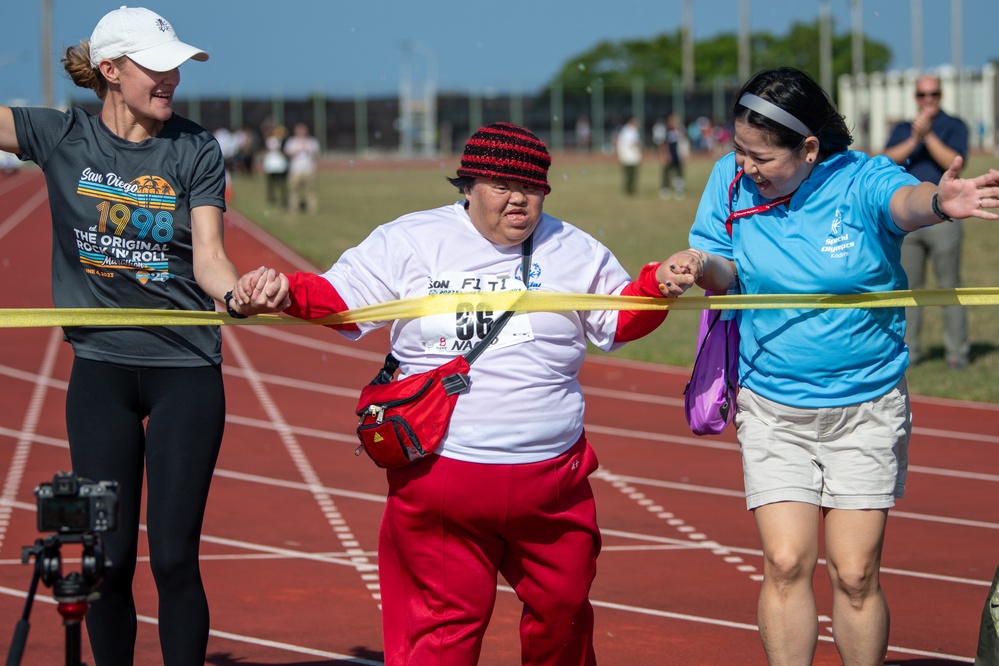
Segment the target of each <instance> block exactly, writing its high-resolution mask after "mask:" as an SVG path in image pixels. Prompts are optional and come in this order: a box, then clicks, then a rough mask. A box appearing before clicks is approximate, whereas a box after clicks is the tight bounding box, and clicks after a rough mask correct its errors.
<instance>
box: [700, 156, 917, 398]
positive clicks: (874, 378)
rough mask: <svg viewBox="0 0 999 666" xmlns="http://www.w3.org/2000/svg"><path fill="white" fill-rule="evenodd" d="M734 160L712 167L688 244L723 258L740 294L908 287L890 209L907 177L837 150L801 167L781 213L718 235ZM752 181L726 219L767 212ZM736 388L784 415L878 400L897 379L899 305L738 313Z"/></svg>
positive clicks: (903, 361) (902, 362)
mask: <svg viewBox="0 0 999 666" xmlns="http://www.w3.org/2000/svg"><path fill="white" fill-rule="evenodd" d="M736 171H737V167H736V162H735V153H730V154H729V155H726V156H725V157H723V158H721V159H720V160H719V161H718V163H717V164H716V165H715V167H714V170H713V171H712V173H711V177H710V179H709V180H708V184H707V187H706V188H705V190H704V196H703V197H702V198H701V203H700V206H699V207H698V209H697V217H696V218H695V220H694V225H693V227H692V228H691V230H690V246H691V247H693V248H696V249H699V250H703V251H705V252H711V253H713V254H718V255H721V256H723V257H725V258H728V259H733V260H734V261H735V263H736V266H737V267H738V269H739V286H740V289H741V292H742V293H744V294H826V293H829V294H854V293H865V292H873V291H889V290H894V289H907V288H908V280H907V279H906V276H905V272H904V271H903V270H902V267H901V265H900V263H899V255H900V249H901V246H902V239H903V238H904V236H905V233H906V232H905V231H903V230H902V229H899V228H898V226H896V225H895V223H894V221H893V220H892V218H891V213H890V211H889V207H888V204H889V200H890V199H891V196H892V194H894V193H895V191H896V190H897V189H898V188H899V187H902V186H905V185H917V184H918V183H919V181H918V180H916V179H915V178H913V177H912V176H911V175H908V174H906V173H905V172H904V171H903V170H902V169H901V167H899V166H898V165H896V164H895V163H894V162H892V161H891V160H889V159H888V158H886V157H884V156H879V157H874V158H871V157H868V156H867V155H865V154H864V153H860V152H855V151H848V152H844V153H838V154H835V155H833V156H831V157H829V158H827V159H826V160H824V161H823V162H821V163H820V164H817V165H816V166H815V168H814V169H813V170H812V173H811V175H810V176H809V178H808V179H807V180H805V181H804V182H803V183H802V184H801V185H800V186H799V187H798V190H797V192H795V193H794V196H793V197H792V198H791V201H790V203H789V205H788V206H786V207H785V206H777V207H775V208H772V209H770V210H769V211H765V212H762V213H757V214H755V215H750V216H747V217H743V218H740V219H738V220H736V221H735V222H734V224H733V233H732V238H731V239H730V238H729V236H728V233H727V232H726V231H725V219H726V218H727V217H728V215H729V184H730V183H731V182H732V179H733V178H734V176H735V174H736ZM767 202H768V200H767V199H765V198H764V197H762V196H761V195H760V194H759V192H758V191H757V189H756V184H755V183H754V182H753V181H752V179H751V178H748V177H743V178H741V179H740V181H739V183H738V186H737V187H736V188H735V190H734V198H733V210H736V211H739V210H743V209H746V208H752V207H754V206H760V205H763V204H765V203H767ZM737 316H738V318H739V333H740V336H741V342H740V347H739V357H740V359H739V383H740V385H742V386H747V387H749V388H750V389H751V390H753V391H754V392H756V393H758V394H760V395H762V396H764V397H766V398H768V399H770V400H773V401H775V402H779V403H781V404H785V405H791V406H794V407H807V408H818V407H835V406H842V405H849V404H855V403H859V402H865V401H867V400H871V399H873V398H876V397H878V396H881V395H884V394H885V393H887V392H888V391H889V390H891V388H892V387H893V386H894V385H895V384H896V383H898V381H899V380H900V379H901V378H902V376H903V375H904V374H905V370H906V367H907V365H908V359H909V353H908V350H907V348H906V346H905V342H904V336H905V310H904V308H869V309H859V308H846V309H812V310H784V309H780V310H740V311H737Z"/></svg>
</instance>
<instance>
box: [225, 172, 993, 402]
mask: <svg viewBox="0 0 999 666" xmlns="http://www.w3.org/2000/svg"><path fill="white" fill-rule="evenodd" d="M457 163H458V157H457V156H453V157H451V158H448V159H443V160H441V161H440V162H427V163H423V164H415V165H414V164H412V163H401V162H400V163H399V164H397V165H391V164H389V165H386V164H385V163H384V162H380V163H378V165H375V164H366V163H363V162H350V161H348V160H343V161H337V162H334V163H333V168H331V169H328V170H323V171H321V173H320V181H319V191H320V207H319V212H318V213H316V214H306V213H298V214H292V213H288V212H287V211H284V210H280V209H276V208H275V207H273V206H269V205H268V204H267V201H266V186H265V182H264V177H263V176H262V175H259V174H257V175H242V176H236V177H235V178H234V182H233V185H234V187H233V190H234V202H233V204H234V207H235V208H236V209H238V210H239V211H240V212H242V213H243V214H244V215H246V216H247V217H249V218H251V219H252V220H254V221H255V222H257V223H258V224H259V225H260V226H261V227H263V228H264V229H266V230H268V231H269V232H270V233H272V234H273V235H275V236H276V237H278V238H280V239H282V240H283V241H284V242H285V243H287V244H288V245H289V246H290V247H292V248H293V249H294V250H296V251H297V252H298V253H299V254H301V255H302V256H304V257H306V258H307V259H309V260H310V261H312V262H313V263H315V264H316V265H317V266H320V267H322V268H326V267H328V266H329V265H331V264H332V263H333V262H334V261H335V260H336V258H337V257H339V256H340V254H341V253H342V252H343V251H344V250H345V249H347V248H349V247H351V246H353V245H355V244H356V243H358V242H359V241H361V240H362V239H363V238H364V237H365V236H367V234H368V233H369V232H370V231H371V229H373V228H374V227H376V226H377V225H379V224H381V223H383V222H388V221H390V220H393V219H395V218H396V217H398V216H399V215H402V214H404V213H408V212H411V211H415V210H422V209H425V208H433V207H436V206H440V205H443V204H446V203H450V202H452V201H456V200H458V199H459V198H460V196H459V194H458V192H457V191H456V190H455V189H454V188H453V187H452V186H451V185H450V184H449V183H448V182H447V181H446V180H445V178H446V177H448V176H452V175H454V170H455V168H456V167H457ZM712 164H713V162H712V161H711V160H709V159H695V160H692V161H691V162H690V163H689V164H688V165H687V171H688V173H687V180H688V197H687V198H686V199H684V200H682V201H676V200H668V201H664V200H662V199H660V198H659V191H658V182H659V180H658V179H659V168H658V165H656V164H654V163H653V161H652V160H651V159H647V160H646V163H645V164H644V165H643V166H642V168H641V171H640V183H639V192H638V194H637V196H635V197H626V196H625V195H624V194H622V191H621V190H622V188H621V174H620V171H619V167H618V166H617V164H616V162H614V161H613V160H612V159H608V158H606V157H603V156H592V157H584V156H578V155H574V154H567V155H555V156H554V161H553V164H552V168H551V171H550V173H549V181H550V182H551V184H552V193H551V194H550V195H549V196H548V198H547V199H546V200H545V211H546V212H548V213H550V214H552V215H554V216H556V217H559V218H562V219H564V220H566V221H568V222H571V223H572V224H574V225H576V226H578V227H580V228H582V229H584V230H586V231H588V232H589V233H591V234H592V235H593V236H595V237H596V238H598V239H599V240H600V241H601V242H603V243H604V244H605V245H607V246H608V247H609V248H610V249H611V250H612V251H613V252H614V253H615V254H616V255H617V257H618V259H619V260H620V261H621V263H622V264H624V266H625V268H627V269H628V270H629V271H630V272H631V274H632V275H636V274H637V273H638V270H639V269H640V268H641V266H642V265H643V264H645V263H646V262H649V261H656V260H662V259H665V258H666V257H668V256H669V255H670V254H672V253H673V252H675V251H676V250H679V249H683V248H686V247H687V232H688V230H689V229H690V224H691V222H692V221H693V219H694V213H695V211H696V209H697V201H698V197H699V195H700V192H701V190H702V189H703V187H704V183H705V181H706V180H707V176H708V173H709V171H710V168H711V166H712ZM990 167H995V168H999V159H996V158H992V157H985V156H976V157H973V158H972V159H971V160H970V163H969V165H968V168H967V169H966V171H965V173H966V174H978V173H982V172H983V171H984V170H986V169H988V168H990ZM964 225H965V227H964V228H965V242H964V258H963V260H964V269H963V273H964V285H965V286H968V287H972V286H979V287H981V286H990V287H991V286H999V262H996V260H995V257H996V256H999V223H994V222H985V221H982V220H971V221H965V222H964ZM931 272H932V271H931ZM928 286H929V287H932V286H933V285H932V284H930V285H928ZM691 293H694V292H691ZM697 321H698V313H696V312H681V311H677V312H673V313H671V314H670V315H669V317H668V318H667V320H666V323H665V324H664V325H663V326H662V327H660V328H659V330H657V331H656V332H655V333H653V334H652V335H650V336H648V337H647V338H645V339H643V340H639V341H637V342H634V343H631V344H629V345H627V346H625V347H624V348H623V349H622V350H620V351H618V352H616V355H617V356H620V357H622V358H629V359H636V360H643V361H651V362H655V363H663V364H668V365H675V366H687V367H689V366H690V365H691V364H692V362H693V354H694V342H695V336H696V330H697ZM969 327H970V332H971V342H972V351H971V354H972V362H971V365H970V367H968V368H967V369H965V370H963V371H960V372H955V371H950V370H947V369H946V365H945V363H944V359H943V347H942V343H941V338H940V308H929V311H928V312H927V313H926V316H925V322H924V327H923V328H924V333H923V335H924V339H923V358H924V360H923V361H922V362H921V363H920V364H919V365H917V366H915V367H914V368H911V369H910V370H909V374H908V379H909V389H910V391H912V392H913V393H916V394H920V395H932V396H939V397H949V398H960V399H967V400H978V401H985V402H995V403H999V382H997V381H996V377H999V349H997V340H999V308H997V307H995V306H977V307H972V308H969Z"/></svg>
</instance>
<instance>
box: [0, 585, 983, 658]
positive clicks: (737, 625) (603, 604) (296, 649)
mask: <svg viewBox="0 0 999 666" xmlns="http://www.w3.org/2000/svg"><path fill="white" fill-rule="evenodd" d="M497 590H498V591H500V592H505V593H508V594H514V591H513V589H512V588H510V587H508V586H506V585H498V586H497ZM0 594H3V595H7V596H11V597H14V598H19V599H24V598H25V596H26V594H25V593H24V592H22V591H21V590H15V589H12V588H9V587H2V586H0ZM35 599H36V600H41V601H42V602H43V603H46V604H52V605H54V604H55V600H54V599H48V598H46V597H36V598H35ZM590 603H592V604H593V606H595V607H598V608H605V609H608V610H616V611H621V612H624V613H633V614H637V615H649V616H652V617H661V618H664V619H670V620H678V621H681V622H693V623H697V624H709V625H712V626H716V627H725V628H729V629H740V630H743V631H752V632H754V633H756V632H759V627H757V626H756V625H755V624H748V623H745V622H732V621H730V620H719V619H716V618H710V617H702V616H698V615H691V614H689V613H674V612H671V611H664V610H658V609H655V608H642V607H640V606H630V605H627V604H618V603H614V602H610V601H599V600H591V601H590ZM137 619H138V621H139V622H143V623H145V624H151V625H156V624H158V622H157V621H156V618H153V617H149V616H147V615H139V616H138V617H137ZM209 633H210V635H212V636H214V637H216V638H219V639H225V640H231V641H236V642H239V643H246V644H249V645H259V646H262V647H271V648H274V649H276V650H284V651H285V652H290V653H293V654H304V655H309V656H314V657H326V658H330V659H341V660H344V661H346V662H348V663H351V664H363V665H364V666H381V665H382V664H383V662H381V661H374V660H370V659H362V658H359V657H354V656H351V655H345V654H341V653H337V652H327V651H325V650H316V649H314V648H308V647H304V646H301V645H293V644H291V643H282V642H278V641H270V640H266V639H262V638H256V637H253V636H245V635H242V634H234V633H230V632H227V631H219V630H217V629H212V630H211V631H210V632H209ZM819 640H821V641H826V642H827V643H828V642H832V640H833V639H832V637H831V636H819ZM888 651H889V652H894V653H898V654H910V655H918V656H924V657H936V658H938V659H949V660H951V661H958V662H961V663H973V662H974V659H969V658H968V657H965V656H961V655H951V654H943V653H940V652H929V651H926V650H914V649H910V648H904V647H898V646H895V645H889V646H888Z"/></svg>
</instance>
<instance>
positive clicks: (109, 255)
mask: <svg viewBox="0 0 999 666" xmlns="http://www.w3.org/2000/svg"><path fill="white" fill-rule="evenodd" d="M188 59H194V60H202V61H203V60H207V59H208V54H207V53H205V52H204V51H202V50H200V49H197V48H195V47H193V46H190V45H188V44H185V43H184V42H181V41H180V40H179V39H178V38H177V34H176V33H175V32H174V30H173V27H172V26H171V25H170V23H168V22H167V21H166V19H164V18H163V17H161V16H159V15H157V14H155V13H153V12H151V11H149V10H148V9H141V8H130V7H122V8H121V9H117V10H115V11H112V12H111V13H109V14H108V15H106V16H105V17H104V18H103V19H101V21H100V23H99V24H98V25H97V28H96V29H95V30H94V32H93V35H92V36H91V38H90V41H89V42H81V43H80V44H79V45H78V46H73V47H70V48H68V49H67V50H66V53H65V56H64V58H63V63H64V65H65V69H66V71H67V72H68V73H69V75H70V76H71V77H72V79H73V82H74V83H76V85H78V86H80V87H83V88H89V89H92V90H93V91H94V92H95V93H96V94H97V96H98V97H99V98H100V99H101V100H103V105H102V108H101V111H100V114H99V115H91V114H89V113H87V112H86V111H84V110H83V109H81V108H74V109H71V110H69V111H67V112H62V111H57V110H55V109H43V108H24V107H19V108H9V107H5V106H0V150H4V151H7V152H11V153H15V154H17V155H18V156H19V157H20V158H21V159H22V160H31V161H34V162H36V163H37V164H38V165H39V166H41V168H42V170H43V171H44V173H45V177H46V180H47V183H48V191H49V205H50V208H51V212H52V230H53V243H54V251H53V253H52V256H53V260H52V275H53V278H52V284H53V289H52V292H53V301H54V302H55V305H56V306H57V307H64V308H143V309H161V310H203V311H204V310H207V311H214V310H215V309H216V308H215V302H216V301H219V302H222V303H225V307H226V310H227V311H228V313H229V315H230V316H231V317H234V318H241V317H245V316H247V315H253V314H258V313H262V312H276V311H280V310H281V309H283V308H284V307H286V306H287V305H288V303H289V302H290V301H288V299H287V291H288V283H287V278H285V277H284V276H283V275H279V274H278V273H276V272H275V271H274V270H268V269H266V268H259V269H256V270H255V271H252V272H250V273H247V274H245V275H244V276H243V278H244V280H242V281H241V282H242V283H243V284H250V285H253V291H252V293H248V292H247V291H245V290H244V288H243V287H242V286H241V285H240V284H237V282H238V281H240V276H239V274H238V273H237V271H236V269H235V267H234V266H233V264H232V262H231V261H230V260H229V259H228V257H227V256H226V253H225V249H224V246H223V243H222V232H223V221H222V213H223V211H224V210H225V198H224V192H225V171H224V166H223V160H222V151H221V149H220V148H219V145H218V142H217V141H216V140H215V138H214V137H213V136H212V135H211V134H210V133H209V132H208V131H206V130H205V129H204V128H202V127H200V126H198V125H197V124H195V123H193V122H191V121H190V120H187V119H185V118H182V117H180V116H178V115H177V114H175V113H174V112H173V108H172V104H173V98H174V93H175V91H176V89H177V85H178V84H179V82H180V74H179V71H178V67H179V66H180V65H181V64H182V63H184V62H185V61H187V60H188ZM65 336H66V339H67V340H68V341H69V342H70V343H71V344H72V345H73V352H74V361H73V370H72V374H71V376H70V382H69V389H68V392H67V397H66V428H67V433H68V437H69V446H70V456H71V458H72V463H73V472H74V473H75V474H76V475H77V476H80V477H84V478H88V479H92V480H95V481H97V480H102V481H103V480H107V481H117V482H118V484H119V489H118V493H119V508H120V516H119V521H118V529H117V530H115V531H110V532H107V533H106V534H105V535H104V537H105V538H104V544H105V549H106V552H107V555H108V557H109V558H110V559H111V562H112V566H111V567H110V570H109V571H107V572H106V575H105V577H104V581H103V583H101V585H100V586H99V588H98V589H99V591H100V599H98V600H96V601H94V602H93V604H92V607H91V609H90V611H89V612H88V614H87V616H86V622H87V631H88V633H89V635H90V644H91V648H92V650H93V653H94V657H95V660H96V663H97V664H98V666H107V665H118V664H131V663H132V658H133V651H134V643H135V627H136V619H135V604H134V601H133V597H132V577H133V573H134V571H135V563H136V552H137V543H138V532H139V518H140V504H141V495H142V483H143V476H144V475H145V478H146V479H147V480H148V497H147V510H146V523H147V527H148V536H149V549H150V565H151V568H152V573H153V577H154V579H155V581H156V586H157V590H158V592H159V598H160V599H159V618H158V620H159V633H160V643H161V649H162V652H163V663H164V664H203V663H204V659H205V653H206V650H207V646H208V628H209V617H208V602H207V598H206V595H205V590H204V586H203V584H202V580H201V573H200V568H199V563H198V546H199V541H200V534H201V526H202V520H203V517H204V510H205V503H206V501H207V497H208V488H209V484H210V482H211V478H212V474H213V472H214V468H215V461H216V458H217V456H218V452H219V448H220V446H221V442H222V432H223V426H224V423H225V395H224V391H223V384H222V372H221V362H222V353H221V352H222V349H221V348H222V336H221V331H220V329H219V327H218V326H182V327H173V328H171V327H167V326H152V327H134V326H122V327H117V328H110V327H88V326H81V327H72V328H66V329H65Z"/></svg>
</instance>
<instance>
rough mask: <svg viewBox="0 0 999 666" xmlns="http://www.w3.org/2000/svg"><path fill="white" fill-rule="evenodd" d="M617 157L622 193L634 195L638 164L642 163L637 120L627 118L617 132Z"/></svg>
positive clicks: (640, 138) (640, 137)
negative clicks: (620, 173) (622, 187)
mask: <svg viewBox="0 0 999 666" xmlns="http://www.w3.org/2000/svg"><path fill="white" fill-rule="evenodd" d="M616 147H617V159H618V162H620V163H621V167H622V170H623V173H624V193H625V194H627V195H629V196H634V195H635V191H636V186H637V183H638V166H639V165H640V164H641V163H642V135H641V134H640V133H639V130H638V121H637V120H636V119H635V118H628V120H627V122H625V124H624V126H623V127H621V130H620V131H619V132H618V133H617V142H616Z"/></svg>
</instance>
